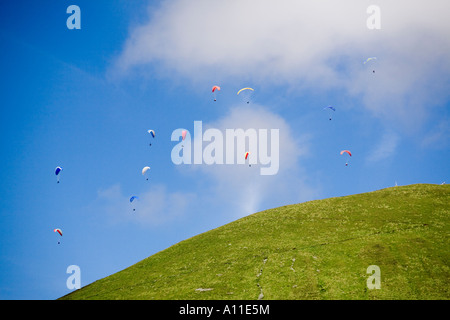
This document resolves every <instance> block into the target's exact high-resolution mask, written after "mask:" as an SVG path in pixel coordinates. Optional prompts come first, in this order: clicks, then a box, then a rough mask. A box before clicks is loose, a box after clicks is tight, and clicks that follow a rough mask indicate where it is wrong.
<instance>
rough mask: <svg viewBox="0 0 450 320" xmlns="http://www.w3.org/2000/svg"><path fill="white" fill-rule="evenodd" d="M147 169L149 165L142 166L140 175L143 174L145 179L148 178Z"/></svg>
mask: <svg viewBox="0 0 450 320" xmlns="http://www.w3.org/2000/svg"><path fill="white" fill-rule="evenodd" d="M148 170H150V167H148V166H147V167H144V168H142V175H143V176H144V177H146V179H145V180H148V173H147V172H148Z"/></svg>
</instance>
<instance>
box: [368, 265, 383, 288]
mask: <svg viewBox="0 0 450 320" xmlns="http://www.w3.org/2000/svg"><path fill="white" fill-rule="evenodd" d="M366 272H367V273H368V274H370V276H369V278H367V288H369V289H371V290H372V289H381V271H380V267H379V266H376V265H371V266H368V267H367V270H366Z"/></svg>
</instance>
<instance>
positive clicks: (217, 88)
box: [212, 86, 220, 101]
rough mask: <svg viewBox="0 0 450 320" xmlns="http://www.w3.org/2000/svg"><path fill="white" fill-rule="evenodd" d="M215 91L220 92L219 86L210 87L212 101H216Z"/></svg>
mask: <svg viewBox="0 0 450 320" xmlns="http://www.w3.org/2000/svg"><path fill="white" fill-rule="evenodd" d="M216 91H220V87H219V86H213V87H212V93H213V96H214V101H217V99H216V98H217V92H216Z"/></svg>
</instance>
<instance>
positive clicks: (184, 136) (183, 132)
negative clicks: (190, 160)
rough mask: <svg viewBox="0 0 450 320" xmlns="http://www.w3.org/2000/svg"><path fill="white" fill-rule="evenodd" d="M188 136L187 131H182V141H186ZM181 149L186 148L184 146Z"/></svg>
mask: <svg viewBox="0 0 450 320" xmlns="http://www.w3.org/2000/svg"><path fill="white" fill-rule="evenodd" d="M186 134H187V131H186V130H183V131H181V139H182V141H184V139H186ZM181 147H182V148H184V145H181Z"/></svg>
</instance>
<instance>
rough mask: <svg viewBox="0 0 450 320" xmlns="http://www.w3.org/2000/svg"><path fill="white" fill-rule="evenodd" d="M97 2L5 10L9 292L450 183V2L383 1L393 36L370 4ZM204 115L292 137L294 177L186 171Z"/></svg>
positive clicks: (285, 144) (36, 290) (52, 285)
mask: <svg viewBox="0 0 450 320" xmlns="http://www.w3.org/2000/svg"><path fill="white" fill-rule="evenodd" d="M92 2H93V1H84V0H76V1H75V2H67V1H50V0H46V1H38V2H36V1H35V2H25V1H6V2H4V3H2V10H1V19H0V39H1V43H2V49H3V50H2V51H1V56H2V59H1V60H0V65H1V70H2V72H1V86H0V88H1V89H0V90H1V91H0V92H1V97H2V101H1V117H0V119H1V120H0V121H1V126H0V128H1V135H0V139H1V157H0V164H1V168H2V170H1V171H0V193H1V194H2V197H1V198H0V208H1V214H0V227H1V230H0V237H1V238H0V261H1V263H0V298H1V299H55V298H58V297H60V296H62V295H64V294H67V293H69V292H70V291H71V290H69V289H68V288H67V287H66V280H67V278H68V277H69V274H67V273H66V269H67V267H68V266H69V265H78V266H79V267H80V270H81V285H82V286H85V285H87V284H89V283H91V282H93V281H95V280H98V279H100V278H103V277H105V276H108V275H110V274H112V273H114V272H117V271H119V270H122V269H124V268H126V267H128V266H130V265H132V264H134V263H136V262H138V261H140V260H142V259H144V258H146V257H148V256H150V255H152V254H154V253H156V252H158V251H161V250H163V249H165V248H167V247H169V246H170V245H173V244H175V243H177V242H179V241H182V240H184V239H187V238H189V237H192V236H195V235H197V234H199V233H202V232H205V231H208V230H210V229H213V228H216V227H218V226H221V225H223V224H225V223H228V222H231V221H233V220H236V219H238V218H240V217H243V216H245V215H248V214H251V213H254V212H256V211H261V210H265V209H268V208H272V207H277V206H281V205H286V204H292V203H299V202H303V201H309V200H314V199H323V198H328V197H336V196H344V195H349V194H355V193H361V192H368V191H373V190H377V189H381V188H386V187H391V186H394V185H395V183H398V185H406V184H412V183H441V182H443V181H447V182H449V181H450V177H449V173H450V172H449V165H448V159H449V156H450V153H449V146H450V145H449V140H450V139H449V138H450V131H449V124H450V99H449V98H450V97H449V93H450V90H449V89H450V82H449V77H450V41H449V39H450V35H449V33H450V24H449V22H448V21H449V20H448V19H447V17H446V16H445V14H446V13H447V12H449V9H450V7H449V6H450V5H449V4H448V2H446V1H435V2H434V5H433V6H432V7H426V6H427V4H426V3H425V2H423V1H412V2H411V1H398V2H396V3H395V4H392V3H390V2H388V1H377V5H378V6H379V8H380V18H381V28H380V29H376V30H370V29H368V28H367V24H366V20H367V19H368V17H369V16H370V14H368V13H367V12H366V9H367V7H368V6H369V5H371V4H374V3H372V2H371V1H356V0H355V1H345V2H344V1H339V2H338V1H323V2H322V3H321V5H320V6H319V5H318V4H314V2H312V1H310V2H307V1H285V2H282V3H278V2H275V1H227V2H226V3H224V2H220V1H200V0H198V1H181V0H176V1H171V2H165V1H148V2H147V1H139V2H138V1H133V2H131V1H125V0H123V1H95V3H92ZM71 4H76V5H78V6H79V7H80V9H81V29H80V30H69V29H68V28H67V27H66V20H67V18H68V17H69V14H67V13H66V9H67V7H68V6H69V5H71ZM424 6H425V8H426V9H427V10H426V11H427V14H423V13H422V12H423V10H424ZM371 56H376V57H377V61H376V62H375V64H374V65H373V66H371V67H373V68H374V69H375V70H376V72H375V73H373V72H372V70H371V67H368V66H365V65H364V64H363V62H364V60H365V59H367V58H368V57H371ZM213 85H220V86H221V91H220V92H219V95H218V96H217V101H215V102H214V101H213V97H212V94H211V88H212V86H213ZM242 87H252V88H254V89H255V92H254V96H253V97H252V101H251V103H250V104H246V103H245V102H243V101H241V100H239V97H238V96H237V95H236V92H237V91H238V90H239V89H240V88H242ZM327 105H333V106H334V107H335V108H336V112H334V113H333V118H332V120H331V121H330V120H328V117H329V115H328V113H327V112H325V111H324V110H323V108H324V107H325V106H327ZM194 121H202V123H203V127H204V130H205V129H206V128H217V129H219V130H223V132H224V131H225V129H228V128H230V129H232V128H243V129H248V128H256V129H261V128H267V129H271V128H273V129H279V130H280V140H279V150H280V166H279V171H278V173H277V174H276V175H272V176H262V175H260V174H258V170H257V169H258V165H256V166H253V167H252V168H249V167H247V166H246V165H206V164H202V165H183V164H182V165H178V166H177V165H175V164H174V163H173V162H172V159H171V151H172V148H174V147H175V145H176V144H177V142H173V141H171V134H172V132H173V131H174V130H176V129H178V128H185V129H187V130H189V131H190V132H191V134H192V133H193V126H194ZM149 129H154V130H155V132H156V138H155V139H154V140H152V146H151V147H150V146H149V141H150V140H151V139H150V136H149V134H148V133H147V130H149ZM206 145H207V143H204V144H203V147H205V146H206ZM342 149H349V150H351V151H352V154H353V156H352V158H351V160H350V162H349V166H345V162H346V159H345V158H343V156H341V155H339V152H340V151H341V150H342ZM147 165H148V166H150V167H151V171H150V177H149V180H148V181H146V180H145V179H144V178H143V177H142V175H141V170H142V168H143V167H144V166H147ZM56 166H61V167H63V172H62V174H61V177H60V183H59V184H57V183H56V177H55V175H54V169H55V167H56ZM132 195H137V196H139V198H140V200H139V202H138V203H137V208H136V212H133V211H132V207H131V206H130V203H129V201H128V200H129V198H130V197H131V196H132ZM54 228H61V229H62V230H63V237H62V240H61V244H59V245H58V243H57V241H58V238H57V235H56V234H55V233H54V232H53V229H54Z"/></svg>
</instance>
